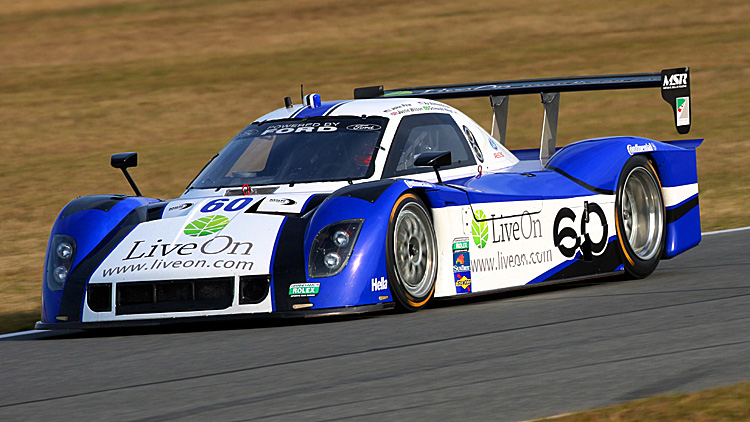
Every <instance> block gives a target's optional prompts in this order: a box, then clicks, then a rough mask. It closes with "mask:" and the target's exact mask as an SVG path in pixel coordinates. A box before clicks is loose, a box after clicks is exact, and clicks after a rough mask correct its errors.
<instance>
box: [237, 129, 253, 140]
mask: <svg viewBox="0 0 750 422" xmlns="http://www.w3.org/2000/svg"><path fill="white" fill-rule="evenodd" d="M257 134H258V129H248V130H245V131H242V132H240V134H239V135H237V138H238V139H240V138H249V137H252V136H255V135H257Z"/></svg>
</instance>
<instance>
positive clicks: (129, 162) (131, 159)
mask: <svg viewBox="0 0 750 422" xmlns="http://www.w3.org/2000/svg"><path fill="white" fill-rule="evenodd" d="M109 163H110V164H111V165H112V167H114V168H116V169H126V168H129V167H136V166H137V165H138V153H137V152H121V153H119V154H112V158H111V159H110V162H109Z"/></svg>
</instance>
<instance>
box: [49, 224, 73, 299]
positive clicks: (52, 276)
mask: <svg viewBox="0 0 750 422" xmlns="http://www.w3.org/2000/svg"><path fill="white" fill-rule="evenodd" d="M75 257H76V241H75V240H74V239H73V238H72V237H70V236H67V235H64V234H56V235H54V236H53V237H52V245H50V250H49V256H47V273H46V275H45V276H46V279H47V287H49V289H50V290H55V291H57V290H62V288H63V286H64V285H65V280H67V279H68V273H69V272H70V267H71V266H72V265H73V259H75Z"/></svg>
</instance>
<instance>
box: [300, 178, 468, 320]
mask: <svg viewBox="0 0 750 422" xmlns="http://www.w3.org/2000/svg"><path fill="white" fill-rule="evenodd" d="M407 191H412V192H415V193H416V194H417V195H418V196H420V197H421V198H422V199H423V200H424V201H425V203H426V204H427V206H428V207H429V208H431V209H434V208H439V207H444V206H446V205H451V204H452V202H451V201H452V200H456V198H459V200H461V201H462V202H466V195H465V193H463V192H461V191H459V190H457V189H455V188H451V187H448V186H443V185H434V184H432V183H426V182H417V181H411V180H382V181H378V182H372V183H363V184H361V185H354V186H349V187H347V188H344V189H342V190H341V191H337V192H334V193H333V194H332V195H331V196H330V197H328V198H327V199H326V200H325V201H323V203H322V204H321V205H320V207H319V208H318V210H317V211H316V213H315V215H314V216H313V217H312V218H311V220H310V224H309V225H308V227H307V231H306V233H305V258H306V260H309V257H310V252H311V250H310V249H311V245H312V242H313V239H314V238H315V236H316V235H317V234H318V232H320V230H322V229H323V228H324V227H326V226H327V225H329V224H333V223H336V222H339V221H342V220H349V219H359V218H361V219H364V223H363V225H362V228H361V231H360V234H359V237H358V238H357V242H356V244H355V245H354V249H353V250H352V254H351V257H350V258H349V262H348V264H347V266H346V267H345V268H344V269H343V270H342V271H341V272H340V273H339V274H337V275H335V276H331V277H323V278H310V276H309V274H308V275H307V277H308V282H310V283H320V294H319V295H318V296H316V297H311V298H310V302H311V303H313V306H314V308H316V309H317V308H328V307H341V306H357V305H365V304H374V303H382V302H391V301H393V294H392V292H391V291H390V284H389V283H387V282H385V283H384V282H383V281H387V278H388V275H387V274H388V272H387V269H386V237H387V233H388V224H389V221H390V219H391V212H392V211H393V209H394V205H395V203H396V200H397V199H398V198H399V197H400V196H401V195H402V194H404V193H405V192H407ZM306 264H307V261H306Z"/></svg>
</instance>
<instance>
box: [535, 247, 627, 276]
mask: <svg viewBox="0 0 750 422" xmlns="http://www.w3.org/2000/svg"><path fill="white" fill-rule="evenodd" d="M615 239H617V236H610V238H609V239H607V247H608V248H609V247H613V246H612V243H613V242H614V241H615ZM580 257H581V253H580V252H577V253H576V254H575V256H574V257H573V258H571V259H569V260H567V261H565V262H562V263H560V264H557V265H556V266H554V267H552V268H551V269H549V270H547V271H545V272H543V273H542V274H540V275H539V276H537V277H536V278H534V279H533V280H531V281H529V282H528V283H526V284H537V283H542V282H544V281H546V280H547V279H548V278H550V277H552V276H553V275H555V274H557V273H559V272H560V271H562V270H564V269H566V268H568V267H569V266H571V265H573V263H575V262H576V261H577V260H578V259H579V258H580ZM620 267H622V265H621V266H620ZM620 267H617V269H615V271H620ZM623 268H624V267H623Z"/></svg>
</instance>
